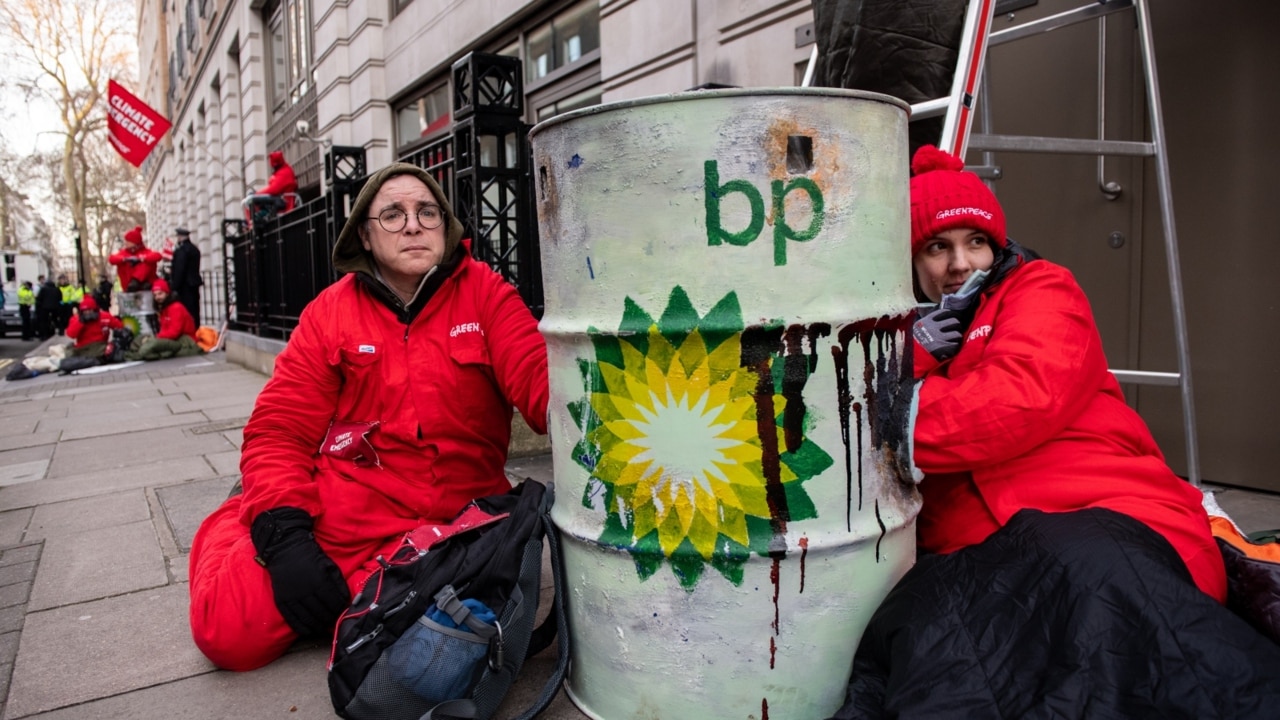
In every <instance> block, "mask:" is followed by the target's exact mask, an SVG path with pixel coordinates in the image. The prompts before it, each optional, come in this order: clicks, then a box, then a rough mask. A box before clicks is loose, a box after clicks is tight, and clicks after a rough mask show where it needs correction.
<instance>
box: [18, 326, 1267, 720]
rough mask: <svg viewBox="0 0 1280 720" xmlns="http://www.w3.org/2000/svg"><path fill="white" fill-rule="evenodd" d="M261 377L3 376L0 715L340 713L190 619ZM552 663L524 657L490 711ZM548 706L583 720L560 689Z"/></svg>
mask: <svg viewBox="0 0 1280 720" xmlns="http://www.w3.org/2000/svg"><path fill="white" fill-rule="evenodd" d="M35 352H39V350H37V351H35ZM265 382H266V377H264V376H263V375H260V374H258V373H255V372H252V371H249V370H246V369H244V368H242V367H240V366H238V365H233V364H228V363H227V362H226V361H225V358H224V356H223V355H222V354H221V353H215V354H212V355H208V356H204V357H196V358H179V359H172V360H162V361H158V362H152V363H146V364H141V365H137V366H133V367H125V368H121V369H116V370H111V371H109V372H103V373H99V374H93V375H83V376H65V377H62V376H57V375H43V376H40V377H36V378H32V379H29V380H23V381H16V382H4V381H0V702H2V703H3V704H2V705H0V708H2V711H0V719H2V720H16V719H17V718H41V719H50V720H52V719H64V718H107V719H114V718H120V719H122V720H123V719H125V718H128V719H130V720H151V719H159V718H165V719H171V718H211V719H212V718H231V717H237V718H239V717H244V718H273V717H279V718H290V719H295V720H305V719H310V718H332V717H335V715H334V714H333V710H332V706H331V704H330V702H329V694H328V687H327V685H326V674H325V663H326V661H327V659H328V648H327V647H324V646H320V645H318V644H305V645H299V646H297V647H295V648H294V649H292V650H291V651H290V652H289V653H288V654H287V655H286V656H285V657H284V658H282V659H280V660H278V661H276V662H275V663H272V664H271V665H269V666H267V667H266V668H263V669H261V670H257V671H254V672H250V673H229V672H223V671H219V670H216V669H215V668H214V667H213V666H212V665H210V664H209V662H208V661H207V660H205V659H204V657H203V656H202V655H201V654H200V652H199V651H198V650H197V649H196V648H195V645H194V644H193V643H192V641H191V637H190V633H189V631H188V626H187V602H188V595H187V554H188V552H189V551H190V546H191V538H192V536H193V534H194V533H195V530H196V527H197V526H198V524H199V522H200V521H201V520H202V519H203V518H204V516H205V515H207V514H208V513H209V512H210V511H212V510H213V509H214V508H215V507H217V505H218V504H219V503H220V502H221V501H222V500H223V499H224V498H225V497H226V495H227V492H228V490H229V489H230V488H231V487H232V485H233V484H234V483H235V481H236V479H237V478H238V472H239V458H240V444H241V439H242V436H241V430H242V428H243V426H244V423H245V422H246V421H247V419H248V417H249V414H250V412H251V410H252V408H253V403H254V400H255V398H256V397H257V394H258V392H259V390H261V388H262V386H263V384H264V383H265ZM550 468H551V464H550V458H549V457H548V456H546V455H539V456H531V457H525V458H516V459H513V460H512V461H511V462H510V463H509V465H508V471H509V474H511V475H512V476H513V477H525V476H531V477H534V478H538V479H543V480H545V479H549V478H550V475H551V469H550ZM1218 501H1219V503H1220V504H1221V505H1222V506H1223V507H1224V509H1226V511H1227V512H1228V513H1229V514H1231V515H1232V517H1233V518H1234V519H1235V520H1236V521H1237V522H1238V523H1239V524H1241V525H1242V526H1243V527H1244V529H1245V530H1246V531H1247V532H1248V531H1254V530H1262V529H1270V528H1275V527H1280V498H1277V497H1276V496H1273V495H1268V494H1263V493H1254V492H1249V491H1244V490H1235V489H1224V490H1222V491H1221V492H1219V494H1218ZM544 582H545V583H546V584H548V585H549V583H550V579H549V577H548V578H547V579H546V580H545V581H544ZM544 593H545V591H544ZM542 605H543V609H544V612H545V610H546V605H547V603H545V602H544V603H543V604H542ZM554 660H555V651H554V648H552V649H550V650H548V651H547V652H544V653H543V654H542V655H540V656H538V657H536V658H534V659H533V660H532V661H530V663H528V664H526V670H525V672H524V673H523V675H522V678H521V681H520V682H519V683H518V685H517V687H516V688H515V690H514V691H513V692H512V694H511V695H510V696H509V697H508V700H507V703H506V705H505V706H504V708H503V710H502V711H500V713H499V717H512V716H513V715H514V714H516V713H518V711H519V710H520V709H522V708H523V707H524V705H525V704H526V703H527V702H529V700H531V699H532V698H533V697H534V696H535V695H536V694H537V692H538V690H539V689H540V688H541V685H542V681H543V679H544V678H545V677H546V676H547V674H548V672H549V671H550V668H551V666H552V664H553V663H554ZM543 717H545V718H552V719H553V720H578V719H580V718H584V717H586V716H585V715H583V714H582V713H580V712H579V711H578V710H577V709H576V708H575V707H574V706H573V704H572V703H571V702H570V701H569V700H568V698H567V696H566V695H565V694H564V693H563V692H562V693H561V694H560V695H559V696H558V697H557V698H556V701H555V703H554V704H553V705H552V706H551V709H550V710H549V711H548V712H547V713H546V714H545V715H544V716H543Z"/></svg>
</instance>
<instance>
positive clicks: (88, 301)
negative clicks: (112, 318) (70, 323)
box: [80, 295, 98, 310]
mask: <svg viewBox="0 0 1280 720" xmlns="http://www.w3.org/2000/svg"><path fill="white" fill-rule="evenodd" d="M80 309H81V310H97V309H98V301H97V300H94V299H93V298H92V297H90V296H88V295H85V296H84V299H83V300H81V301H80Z"/></svg>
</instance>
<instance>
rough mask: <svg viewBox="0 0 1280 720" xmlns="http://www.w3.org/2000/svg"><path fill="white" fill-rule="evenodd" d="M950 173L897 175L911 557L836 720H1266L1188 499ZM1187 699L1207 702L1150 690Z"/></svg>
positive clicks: (1268, 646) (1031, 270) (1067, 323)
mask: <svg viewBox="0 0 1280 720" xmlns="http://www.w3.org/2000/svg"><path fill="white" fill-rule="evenodd" d="M963 167H964V164H963V162H961V161H960V160H959V159H957V158H955V157H953V156H951V155H948V154H946V153H943V152H941V151H939V150H938V149H937V148H935V147H933V146H931V145H930V146H924V147H922V148H921V149H920V150H919V151H918V152H917V153H916V155H915V157H914V159H913V162H912V172H913V177H912V178H911V189H910V192H911V256H912V269H913V271H914V279H915V288H916V293H917V300H919V301H921V303H922V304H921V306H920V309H919V310H918V315H919V317H918V320H917V321H916V323H915V326H914V332H913V336H914V348H913V349H914V357H913V365H914V374H915V376H916V377H917V378H920V379H921V380H920V383H919V384H918V385H917V386H916V388H915V392H916V393H917V394H916V395H915V397H914V403H913V406H914V410H915V417H914V430H913V432H912V439H913V447H912V461H913V463H914V465H915V467H916V468H917V469H918V470H919V471H921V472H922V473H923V477H922V478H921V479H920V482H919V490H920V493H921V495H922V497H923V506H922V509H921V511H920V515H919V517H918V518H917V528H918V549H919V550H920V551H921V553H922V555H921V557H920V559H919V561H918V563H917V564H916V566H915V567H914V568H912V569H911V570H910V571H909V572H908V573H907V574H906V575H905V576H904V577H903V579H902V580H901V581H900V582H899V584H898V585H897V586H895V589H894V590H893V591H892V592H891V593H890V594H889V596H888V597H887V598H886V599H885V601H884V603H882V605H881V606H880V608H879V609H878V610H877V612H876V614H875V616H874V617H873V618H872V620H871V623H870V624H869V625H868V627H867V630H866V632H865V634H864V635H863V637H862V641H861V643H860V644H859V647H858V652H857V656H856V658H855V663H854V669H853V680H852V681H851V684H850V688H849V694H848V699H847V703H846V706H845V707H844V708H842V709H841V711H840V713H839V714H838V715H837V717H838V718H855V717H880V716H882V714H883V716H895V717H896V716H904V717H906V716H926V715H930V716H937V717H944V716H948V715H955V716H964V717H1049V716H1052V717H1083V716H1090V715H1091V716H1100V715H1106V716H1107V717H1174V716H1178V717H1206V716H1214V717H1259V716H1263V715H1266V713H1274V710H1275V703H1276V701H1277V700H1280V678H1276V673H1277V672H1278V671H1280V648H1277V647H1276V646H1275V645H1274V644H1273V643H1271V642H1270V641H1269V640H1268V639H1266V638H1265V637H1263V636H1262V635H1261V634H1259V633H1257V632H1256V631H1254V630H1253V629H1252V628H1250V627H1249V626H1248V625H1246V624H1245V623H1243V622H1242V621H1241V620H1240V618H1239V617H1237V616H1236V615H1234V614H1233V613H1232V612H1231V611H1230V610H1227V609H1226V608H1225V607H1224V606H1223V605H1222V603H1223V602H1225V601H1226V599H1227V578H1226V573H1225V569H1224V565H1223V560H1222V556H1221V553H1220V551H1219V549H1218V547H1217V545H1216V543H1215V541H1214V538H1213V536H1212V534H1211V531H1210V526H1209V520H1208V517H1207V515H1206V513H1205V511H1204V509H1203V507H1202V504H1201V502H1202V494H1201V492H1200V491H1199V490H1198V489H1196V488H1195V487H1193V486H1192V485H1191V484H1190V483H1188V482H1186V481H1184V480H1182V479H1180V478H1178V477H1177V476H1176V475H1174V473H1173V472H1172V471H1171V470H1170V469H1169V467H1168V466H1167V465H1166V464H1165V461H1164V457H1163V455H1162V454H1161V452H1160V449H1159V448H1158V447H1157V446H1156V443H1155V440H1154V439H1153V438H1152V436H1151V433H1150V431H1148V429H1147V426H1146V424H1145V423H1144V422H1143V421H1142V418H1141V417H1139V415H1138V414H1137V412H1135V411H1134V410H1133V409H1132V408H1130V407H1129V406H1128V405H1127V404H1126V402H1125V397H1124V394H1123V393H1122V392H1121V390H1120V387H1119V384H1118V383H1117V381H1116V379H1115V377H1114V376H1113V375H1112V374H1111V373H1110V372H1109V370H1108V368H1107V361H1106V357H1105V356H1104V354H1103V350H1102V340H1101V337H1100V336H1099V333H1098V329H1097V326H1096V324H1095V323H1094V319H1093V315H1092V312H1091V310H1090V308H1089V303H1088V300H1087V299H1086V298H1085V295H1084V292H1083V291H1082V290H1081V288H1080V286H1079V285H1078V284H1077V283H1076V281H1075V279H1074V278H1073V277H1072V275H1071V273H1070V272H1069V271H1068V270H1066V269H1065V268H1063V267H1061V266H1059V265H1055V264H1053V263H1051V262H1049V261H1047V260H1043V259H1040V258H1039V256H1038V255H1036V254H1035V253H1033V252H1030V251H1028V250H1026V249H1025V248H1022V247H1020V246H1019V245H1018V244H1017V243H1015V242H1013V241H1012V240H1010V239H1009V238H1008V236H1007V234H1006V232H1005V216H1004V212H1003V209H1002V208H1001V207H1000V203H999V202H998V201H997V200H996V198H995V195H993V194H992V193H991V191H990V190H989V189H987V187H986V186H985V185H984V184H983V183H982V181H981V180H979V179H978V177H977V176H976V175H974V174H972V173H969V172H962V170H963ZM1267 677H1271V678H1275V679H1266V678H1267ZM1188 683H1189V684H1193V685H1194V686H1196V687H1204V686H1213V687H1220V688H1222V689H1223V690H1224V692H1223V693H1222V697H1218V696H1217V695H1213V696H1210V695H1209V694H1206V695H1204V696H1196V697H1194V698H1193V697H1190V696H1188V695H1187V694H1183V693H1179V692H1174V691H1171V690H1169V689H1168V688H1173V687H1184V686H1188V685H1187V684H1188ZM1259 711H1261V712H1262V715H1258V714H1257V713H1258V712H1259ZM1073 713H1074V714H1073Z"/></svg>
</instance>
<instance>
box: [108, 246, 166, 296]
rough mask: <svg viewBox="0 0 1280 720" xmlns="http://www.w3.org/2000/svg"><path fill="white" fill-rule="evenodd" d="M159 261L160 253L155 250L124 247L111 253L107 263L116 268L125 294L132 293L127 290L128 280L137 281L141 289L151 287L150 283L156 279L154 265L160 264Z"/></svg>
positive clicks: (141, 247) (142, 247)
mask: <svg viewBox="0 0 1280 720" xmlns="http://www.w3.org/2000/svg"><path fill="white" fill-rule="evenodd" d="M135 248H136V249H135ZM160 259H161V258H160V253H158V252H156V251H155V250H149V249H147V248H146V247H144V246H141V245H125V246H124V247H123V248H121V249H120V250H117V251H116V252H114V253H112V254H111V257H109V258H107V262H109V263H111V264H112V265H115V266H116V275H117V276H118V277H119V278H120V287H121V288H122V289H123V290H124V291H125V292H132V291H131V290H129V281H130V280H137V281H138V284H139V286H140V287H141V288H143V289H145V288H150V287H151V281H153V280H155V279H156V265H158V264H159V263H160ZM134 261H136V262H134Z"/></svg>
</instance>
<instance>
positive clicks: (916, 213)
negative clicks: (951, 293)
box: [911, 145, 1007, 257]
mask: <svg viewBox="0 0 1280 720" xmlns="http://www.w3.org/2000/svg"><path fill="white" fill-rule="evenodd" d="M963 170H964V161H963V160H961V159H960V158H958V157H956V156H954V155H950V154H948V153H945V152H943V151H941V150H939V149H938V148H936V147H934V146H932V145H925V146H923V147H921V148H920V149H919V150H917V151H916V156H915V157H914V158H912V159H911V256H912V257H915V255H916V253H918V252H920V249H921V248H923V247H924V243H925V241H926V240H928V239H929V238H932V237H936V236H937V235H938V233H940V232H943V231H945V230H951V229H952V228H973V229H974V230H981V231H982V232H984V233H986V234H988V235H990V236H991V240H992V242H994V243H995V244H996V245H998V246H1000V247H1004V246H1005V244H1006V243H1005V240H1006V239H1007V237H1006V235H1005V225H1004V210H1002V209H1001V208H1000V201H999V200H996V196H995V194H994V193H992V192H991V190H990V189H988V188H987V186H986V185H984V184H983V183H982V180H980V179H979V178H978V176H977V175H974V174H973V173H971V172H963Z"/></svg>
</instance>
